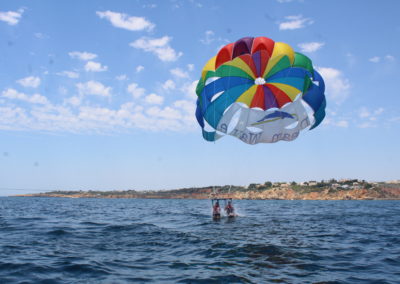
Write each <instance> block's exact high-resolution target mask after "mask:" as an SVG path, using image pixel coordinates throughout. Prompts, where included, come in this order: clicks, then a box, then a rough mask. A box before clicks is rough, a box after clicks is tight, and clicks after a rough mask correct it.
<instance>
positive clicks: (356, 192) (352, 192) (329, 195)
mask: <svg viewBox="0 0 400 284" xmlns="http://www.w3.org/2000/svg"><path fill="white" fill-rule="evenodd" d="M212 192H213V187H207V188H191V189H178V190H166V191H133V190H128V191H104V192H103V191H52V192H45V193H36V194H19V195H14V196H16V197H63V198H135V199H210V198H217V197H218V198H232V199H236V200H242V199H243V200H400V186H399V187H395V188H385V187H383V188H369V189H366V188H360V189H359V188H357V189H332V188H321V189H315V188H302V189H294V188H290V187H289V188H270V189H263V190H260V189H258V190H249V189H246V190H243V189H242V190H234V191H232V192H231V193H228V192H226V191H225V192H224V191H222V192H221V193H219V194H218V195H213V194H212Z"/></svg>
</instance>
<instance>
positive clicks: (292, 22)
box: [279, 15, 314, 30]
mask: <svg viewBox="0 0 400 284" xmlns="http://www.w3.org/2000/svg"><path fill="white" fill-rule="evenodd" d="M285 20H286V21H284V22H281V23H279V29H280V30H296V29H301V28H304V27H305V26H308V25H311V24H313V23H314V21H313V20H312V19H310V18H304V17H303V16H302V15H296V16H286V17H285Z"/></svg>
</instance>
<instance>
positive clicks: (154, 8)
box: [0, 0, 400, 195]
mask: <svg viewBox="0 0 400 284" xmlns="http://www.w3.org/2000/svg"><path fill="white" fill-rule="evenodd" d="M398 10H400V2H398V1H394V0H393V1H339V0H335V1H329V0H327V1H311V0H303V1H296V0H292V1H290V0H270V1H172V0H171V1H167V0H166V1H132V0H130V1H44V0H43V1H1V3H0V38H1V40H0V43H1V44H0V66H1V67H0V195H7V194H15V193H24V192H37V191H44V190H53V189H76V190H81V189H82V190H88V189H93V190H94V189H100V190H105V189H143V190H144V189H168V188H178V187H186V186H206V185H212V184H219V185H223V184H237V185H247V184H249V183H251V182H265V181H267V180H271V181H292V180H295V181H304V180H315V179H317V180H320V179H328V178H346V177H351V178H360V179H366V180H391V179H398V178H399V169H400V166H399V162H398V161H399V160H400V154H399V152H400V151H399V150H398V144H399V141H400V135H399V133H400V132H399V131H400V127H399V126H400V108H399V106H400V98H399V97H400V93H399V88H398V87H397V83H398V81H399V71H400V70H399V60H400V52H399V51H400V19H399V17H398ZM244 36H266V37H270V38H271V39H273V40H275V41H282V42H286V43H288V44H290V45H291V46H292V47H293V48H294V50H296V51H299V52H303V53H304V54H306V55H307V56H309V57H310V58H311V59H312V60H313V64H314V66H316V68H317V70H319V72H320V73H321V74H322V76H323V77H324V79H325V83H326V85H327V89H326V96H327V102H328V106H327V117H326V118H325V120H324V122H323V124H322V125H320V126H319V127H318V128H316V129H315V130H312V131H303V132H302V133H301V134H300V137H299V138H298V139H297V140H295V141H292V142H283V141H281V142H278V143H275V144H258V145H254V146H250V145H247V144H245V143H242V142H241V141H239V140H238V139H235V138H233V137H225V138H223V139H221V140H219V141H217V142H216V143H209V142H206V141H204V140H203V138H202V136H201V129H200V127H199V126H198V125H197V122H196V121H195V117H194V109H195V99H196V96H195V93H194V87H195V86H196V83H197V80H198V78H199V76H200V71H201V69H202V67H203V65H204V64H205V62H206V61H207V60H208V59H209V58H211V57H212V56H214V55H215V54H216V53H217V51H218V50H219V48H220V47H222V46H223V45H226V44H227V43H230V42H234V41H236V40H238V39H240V38H242V37H244Z"/></svg>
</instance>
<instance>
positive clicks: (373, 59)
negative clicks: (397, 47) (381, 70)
mask: <svg viewBox="0 0 400 284" xmlns="http://www.w3.org/2000/svg"><path fill="white" fill-rule="evenodd" d="M381 59H385V60H386V61H391V62H392V61H395V60H396V58H395V57H394V56H393V55H390V54H387V55H385V56H384V57H379V56H374V57H371V58H370V59H368V60H369V61H370V62H373V63H379V62H380V61H381Z"/></svg>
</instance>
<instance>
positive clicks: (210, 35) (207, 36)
mask: <svg viewBox="0 0 400 284" xmlns="http://www.w3.org/2000/svg"><path fill="white" fill-rule="evenodd" d="M214 35H215V33H214V32H213V31H210V30H209V31H206V32H205V33H204V38H203V39H200V42H201V43H203V44H207V45H208V44H210V43H212V42H213V41H214V40H215V37H214Z"/></svg>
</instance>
